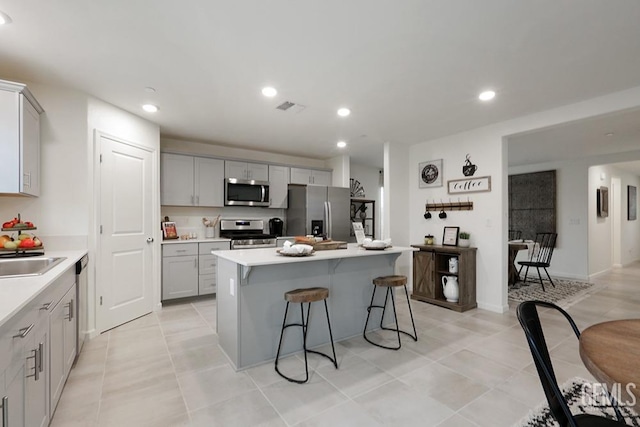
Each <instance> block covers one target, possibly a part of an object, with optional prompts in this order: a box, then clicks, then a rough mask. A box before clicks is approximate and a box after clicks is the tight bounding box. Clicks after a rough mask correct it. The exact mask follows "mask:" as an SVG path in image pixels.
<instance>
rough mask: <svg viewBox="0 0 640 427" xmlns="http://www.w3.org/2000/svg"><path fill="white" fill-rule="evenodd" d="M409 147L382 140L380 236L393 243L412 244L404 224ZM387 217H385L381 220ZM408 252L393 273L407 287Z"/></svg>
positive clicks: (409, 280) (406, 216)
mask: <svg viewBox="0 0 640 427" xmlns="http://www.w3.org/2000/svg"><path fill="white" fill-rule="evenodd" d="M409 158H410V157H409V149H408V147H406V146H404V145H401V144H392V143H390V142H385V143H384V193H383V196H382V215H381V217H382V218H383V222H382V233H381V238H382V239H386V238H390V239H391V240H392V244H393V245H395V246H409V245H410V244H411V243H415V240H413V236H412V233H411V230H410V228H409V227H407V224H409V217H410V215H409V213H410V212H411V211H410V210H408V209H407V205H408V200H409V197H410V192H409V188H408V187H407V181H408V179H409V171H408V170H407V163H408V162H409ZM384 218H388V219H389V220H388V221H387V220H384ZM411 268H412V255H411V254H410V253H405V254H402V255H401V256H400V257H399V258H398V259H397V261H396V274H401V275H404V276H407V278H408V282H409V287H412V286H413V272H412V271H411Z"/></svg>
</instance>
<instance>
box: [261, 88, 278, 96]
mask: <svg viewBox="0 0 640 427" xmlns="http://www.w3.org/2000/svg"><path fill="white" fill-rule="evenodd" d="M262 94H263V95H264V96H268V97H269V98H273V97H274V96H276V95H277V94H278V91H277V90H276V89H275V88H273V87H271V86H267V87H263V88H262Z"/></svg>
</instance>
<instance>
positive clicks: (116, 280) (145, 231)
mask: <svg viewBox="0 0 640 427" xmlns="http://www.w3.org/2000/svg"><path fill="white" fill-rule="evenodd" d="M98 149H99V150H100V156H101V162H100V215H99V224H100V227H101V233H100V242H99V253H100V255H99V258H100V265H99V267H98V278H97V300H98V301H97V305H98V308H97V312H96V320H97V322H96V323H97V325H96V326H97V329H98V330H99V332H103V331H105V330H107V329H111V328H113V327H115V326H118V325H120V324H122V323H125V322H128V321H130V320H132V319H135V318H137V317H140V316H143V315H145V314H147V313H150V312H151V311H152V309H153V287H152V285H153V274H152V273H153V271H152V270H153V250H154V249H153V248H154V245H153V243H152V242H153V237H152V236H153V229H152V220H153V209H152V177H153V171H152V169H153V168H152V153H151V152H150V151H147V150H145V149H143V148H139V147H137V146H134V145H130V144H127V143H125V142H123V141H117V140H115V139H113V138H110V137H108V136H105V135H99V136H98Z"/></svg>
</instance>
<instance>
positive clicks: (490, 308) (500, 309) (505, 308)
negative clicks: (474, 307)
mask: <svg viewBox="0 0 640 427" xmlns="http://www.w3.org/2000/svg"><path fill="white" fill-rule="evenodd" d="M478 308H479V309H481V310H487V311H492V312H494V313H498V314H502V313H506V312H507V311H509V304H506V305H502V306H500V305H495V304H485V303H483V302H478Z"/></svg>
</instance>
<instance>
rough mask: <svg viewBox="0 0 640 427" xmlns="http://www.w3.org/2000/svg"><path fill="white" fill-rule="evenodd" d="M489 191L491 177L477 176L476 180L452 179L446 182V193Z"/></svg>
mask: <svg viewBox="0 0 640 427" xmlns="http://www.w3.org/2000/svg"><path fill="white" fill-rule="evenodd" d="M483 191H491V177H490V176H479V177H477V178H463V179H452V180H450V181H447V193H449V194H460V193H481V192H483Z"/></svg>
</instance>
